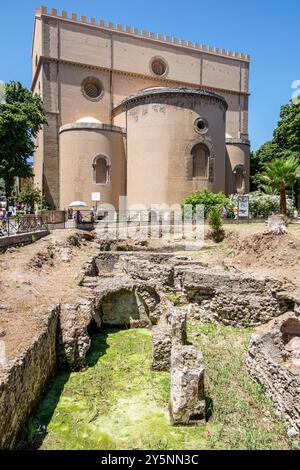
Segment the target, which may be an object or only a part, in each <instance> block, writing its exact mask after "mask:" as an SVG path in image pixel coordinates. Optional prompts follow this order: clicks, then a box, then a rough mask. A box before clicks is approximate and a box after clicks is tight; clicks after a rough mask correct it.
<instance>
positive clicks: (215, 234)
mask: <svg viewBox="0 0 300 470" xmlns="http://www.w3.org/2000/svg"><path fill="white" fill-rule="evenodd" d="M208 222H209V225H210V228H211V230H210V233H209V236H210V237H211V238H212V239H213V240H214V241H215V242H216V243H220V242H222V241H223V240H224V238H225V230H224V229H223V224H222V217H221V212H220V209H219V208H217V207H213V208H212V209H211V211H210V212H209V214H208Z"/></svg>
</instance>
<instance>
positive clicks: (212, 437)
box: [19, 325, 288, 450]
mask: <svg viewBox="0 0 300 470" xmlns="http://www.w3.org/2000/svg"><path fill="white" fill-rule="evenodd" d="M197 328H198V329H197ZM197 328H196V329H197V331H198V333H197V335H198V336H197V338H195V337H194V339H193V340H194V341H195V343H197V341H198V343H197V344H198V345H199V347H201V349H202V350H203V352H204V357H205V362H206V367H207V372H206V392H207V416H208V417H209V416H210V419H209V421H208V422H206V423H203V424H201V425H199V426H188V427H172V426H171V425H170V424H169V414H168V402H169V389H170V375H169V373H167V372H154V371H152V370H151V355H152V351H151V350H152V347H151V332H150V331H149V330H147V329H132V330H118V331H117V330H106V331H103V332H101V333H95V334H94V335H93V338H92V347H91V349H90V352H89V354H88V357H87V368H86V370H85V371H82V372H72V373H66V372H60V373H59V374H58V375H57V377H56V379H55V381H54V383H53V384H52V386H51V388H50V390H49V392H48V393H47V394H46V396H45V397H44V399H43V400H42V402H41V404H40V406H39V408H38V409H37V411H36V413H35V415H34V416H32V418H31V419H30V420H29V422H28V424H27V426H26V432H25V438H24V440H23V441H22V442H21V443H20V444H19V447H24V446H25V447H26V448H28V447H29V448H35V449H71V450H72V449H97V450H101V449H105V450H111V449H214V448H219V449H224V448H225V449H226V448H228V449H230V448H275V449H276V448H287V447H288V443H287V441H286V435H285V430H284V427H283V425H282V424H281V423H280V422H279V421H278V420H276V418H275V417H273V414H272V413H273V411H272V409H271V408H270V406H271V405H270V404H269V402H268V401H267V400H266V399H265V397H264V396H263V395H262V393H261V391H260V389H259V387H258V386H257V385H256V384H253V382H252V381H251V379H250V378H249V377H248V375H247V373H246V371H245V370H244V365H243V363H244V361H243V354H245V352H246V348H247V344H248V341H249V336H250V331H247V330H245V329H244V330H239V329H234V328H230V327H223V326H219V327H216V326H205V325H203V326H199V327H197ZM190 333H191V330H190ZM264 411H267V413H268V416H269V419H268V422H266V421H264V419H263V418H264Z"/></svg>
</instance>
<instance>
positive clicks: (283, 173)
mask: <svg viewBox="0 0 300 470" xmlns="http://www.w3.org/2000/svg"><path fill="white" fill-rule="evenodd" d="M299 178H300V165H299V160H298V159H297V158H296V157H294V156H292V157H288V158H276V159H275V160H273V161H271V162H269V163H268V164H267V165H266V166H265V170H264V173H263V174H262V176H261V181H262V182H263V183H264V184H265V185H266V186H269V187H270V188H272V189H277V190H278V191H279V194H280V212H281V213H282V214H286V213H287V204H286V189H287V188H292V187H293V186H294V184H295V183H296V181H297V180H298V179H299Z"/></svg>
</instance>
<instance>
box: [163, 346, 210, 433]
mask: <svg viewBox="0 0 300 470" xmlns="http://www.w3.org/2000/svg"><path fill="white" fill-rule="evenodd" d="M170 417H171V423H172V424H174V425H175V424H193V423H198V422H199V421H200V420H203V419H204V418H205V396H204V363H203V356H202V353H201V352H199V351H197V349H196V348H195V347H194V346H180V345H179V344H174V346H173V347H172V354H171V393H170Z"/></svg>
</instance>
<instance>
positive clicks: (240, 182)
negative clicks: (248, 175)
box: [233, 165, 245, 194]
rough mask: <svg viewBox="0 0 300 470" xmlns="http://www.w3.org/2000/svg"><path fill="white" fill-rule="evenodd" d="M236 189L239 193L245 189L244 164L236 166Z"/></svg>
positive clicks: (234, 172)
mask: <svg viewBox="0 0 300 470" xmlns="http://www.w3.org/2000/svg"><path fill="white" fill-rule="evenodd" d="M233 174H234V190H235V192H236V193H238V194H242V193H244V191H245V169H244V167H243V165H238V166H236V167H235V169H234V171H233Z"/></svg>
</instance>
